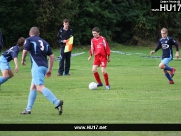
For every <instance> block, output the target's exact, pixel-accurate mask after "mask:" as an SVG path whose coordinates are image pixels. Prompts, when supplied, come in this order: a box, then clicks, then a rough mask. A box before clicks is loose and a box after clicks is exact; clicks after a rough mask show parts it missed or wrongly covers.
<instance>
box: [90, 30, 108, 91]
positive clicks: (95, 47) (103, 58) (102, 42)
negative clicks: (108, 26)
mask: <svg viewBox="0 0 181 136" xmlns="http://www.w3.org/2000/svg"><path fill="white" fill-rule="evenodd" d="M92 34H93V38H92V39H91V48H90V56H89V58H88V61H90V60H91V58H92V55H94V62H93V67H92V72H93V74H94V77H95V79H96V81H97V83H98V84H97V86H98V87H100V86H103V84H102V81H101V79H100V76H99V73H98V71H97V69H98V67H99V66H100V67H101V71H102V73H103V76H104V80H105V84H106V90H109V89H110V85H109V78H108V74H107V72H106V66H107V62H110V47H109V44H108V42H107V40H106V38H104V37H103V36H101V35H100V30H99V28H98V27H94V28H93V29H92Z"/></svg>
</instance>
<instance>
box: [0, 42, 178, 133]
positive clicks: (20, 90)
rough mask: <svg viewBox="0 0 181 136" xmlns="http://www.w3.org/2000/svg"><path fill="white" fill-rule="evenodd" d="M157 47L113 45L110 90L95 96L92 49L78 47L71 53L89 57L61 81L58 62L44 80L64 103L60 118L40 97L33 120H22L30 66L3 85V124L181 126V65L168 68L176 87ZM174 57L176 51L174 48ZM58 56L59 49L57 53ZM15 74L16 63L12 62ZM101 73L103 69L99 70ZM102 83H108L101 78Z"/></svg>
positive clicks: (80, 60)
mask: <svg viewBox="0 0 181 136" xmlns="http://www.w3.org/2000/svg"><path fill="white" fill-rule="evenodd" d="M153 49H154V47H136V46H123V45H119V46H117V47H116V46H114V47H112V48H111V50H113V51H120V52H124V53H123V54H121V53H120V52H112V53H111V62H110V63H108V67H107V72H108V74H109V81H110V85H111V89H110V90H109V91H107V90H105V86H103V87H101V88H98V89H97V90H94V91H91V90H89V89H88V84H89V83H90V82H92V81H95V79H94V77H93V74H92V72H91V69H92V61H93V59H92V60H91V61H87V58H88V56H89V51H88V48H74V50H73V52H72V54H75V53H80V52H85V53H84V54H82V55H79V56H75V57H72V59H71V69H70V74H71V76H61V77H60V76H57V71H58V61H55V63H54V67H53V73H52V76H51V77H50V78H46V79H45V86H46V87H47V88H49V89H50V90H51V91H52V92H53V93H54V94H55V95H56V97H57V98H59V99H63V100H64V105H63V114H62V115H61V116H59V115H58V111H57V110H55V109H54V105H53V104H52V103H50V102H49V101H48V100H47V99H46V98H45V97H44V96H43V95H41V94H40V93H38V96H37V99H36V101H35V104H34V107H33V110H32V114H31V115H21V114H20V112H21V111H22V110H24V108H25V107H26V105H27V98H28V94H29V87H30V82H31V73H30V61H29V57H27V61H26V66H21V65H20V61H21V52H20V54H19V72H18V73H15V76H14V77H13V78H12V79H10V80H9V81H8V82H6V83H5V84H3V85H2V86H1V91H0V107H1V110H0V123H1V124H32V123H35V124H38V123H40V124H51V123H52V124H57V123H58V124H67V123H68V124H69V123H75V124H76V123H77V124H81V123H85V124H86V123H92V124H96V123H102V124H110V123H112V124H114V123H117V124H124V123H126V124H129V123H181V116H180V113H181V104H180V103H181V92H180V87H181V78H180V74H181V72H180V71H181V67H180V65H181V60H180V59H177V60H176V59H174V60H173V61H172V62H170V63H169V66H174V67H175V68H176V69H177V71H176V73H175V76H174V81H175V84H174V85H169V84H168V81H167V79H166V78H165V76H164V74H163V72H162V70H160V69H159V68H158V64H159V63H160V58H157V56H161V53H162V51H161V50H160V51H158V52H157V53H155V54H154V55H153V56H156V57H153V58H150V55H149V52H150V51H151V50H153ZM174 53H175V48H174ZM54 54H55V56H59V50H54ZM10 65H11V67H12V69H14V63H13V61H12V62H11V63H10ZM99 72H100V69H99ZM100 76H101V79H102V81H103V83H104V79H103V76H102V74H100ZM21 135H26V136H49V135H51V136H60V135H63V136H85V135H86V136H103V135H104V136H117V135H121V136H155V135H158V136H179V135H181V132H150V131H148V132H146V131H142V132H136V131H135V132H121V131H115V132H111V131H110V132H107V131H104V132H80V131H77V132H61V131H59V132H49V131H48V132H2V131H1V132H0V136H21Z"/></svg>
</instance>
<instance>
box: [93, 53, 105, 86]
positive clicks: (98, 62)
mask: <svg viewBox="0 0 181 136" xmlns="http://www.w3.org/2000/svg"><path fill="white" fill-rule="evenodd" d="M99 66H100V60H99V57H98V56H95V58H94V62H93V66H92V72H93V74H94V78H95V79H96V81H97V87H101V86H103V84H102V81H101V79H100V75H99V73H98V70H97V69H98V67H99Z"/></svg>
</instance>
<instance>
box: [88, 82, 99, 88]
mask: <svg viewBox="0 0 181 136" xmlns="http://www.w3.org/2000/svg"><path fill="white" fill-rule="evenodd" d="M89 89H90V90H95V89H97V83H95V82H91V83H90V84H89Z"/></svg>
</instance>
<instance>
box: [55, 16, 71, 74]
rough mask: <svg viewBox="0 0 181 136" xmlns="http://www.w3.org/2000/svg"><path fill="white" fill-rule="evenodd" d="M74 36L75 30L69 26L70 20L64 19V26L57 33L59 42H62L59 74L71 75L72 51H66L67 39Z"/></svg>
mask: <svg viewBox="0 0 181 136" xmlns="http://www.w3.org/2000/svg"><path fill="white" fill-rule="evenodd" d="M71 36H73V30H72V29H71V28H70V27H69V20H68V19H64V20H63V27H62V28H60V30H59V31H58V34H57V42H58V43H59V44H60V62H59V70H58V76H62V75H70V73H69V70H70V58H71V51H68V52H65V46H66V42H67V40H68V39H69V38H70V37H71ZM64 62H65V65H64Z"/></svg>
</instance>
